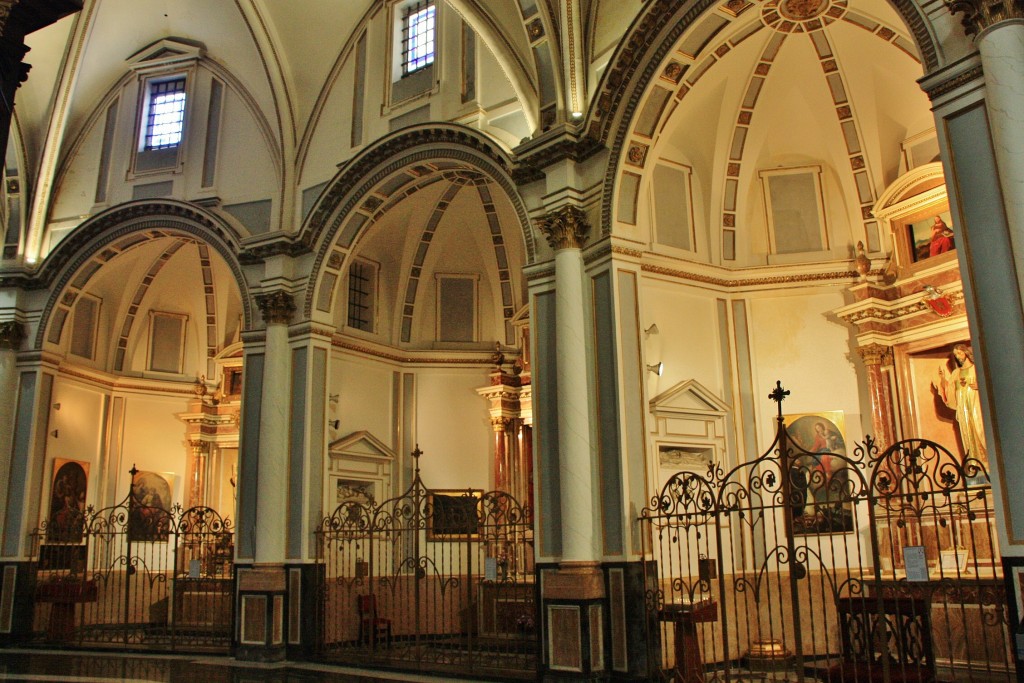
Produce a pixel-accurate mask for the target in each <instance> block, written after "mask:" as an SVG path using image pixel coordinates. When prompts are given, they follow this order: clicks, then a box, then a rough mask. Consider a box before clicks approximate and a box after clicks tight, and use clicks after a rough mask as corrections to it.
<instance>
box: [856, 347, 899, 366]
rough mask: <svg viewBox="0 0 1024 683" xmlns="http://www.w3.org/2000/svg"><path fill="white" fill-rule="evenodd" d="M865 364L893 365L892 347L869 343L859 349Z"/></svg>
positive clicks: (858, 353)
mask: <svg viewBox="0 0 1024 683" xmlns="http://www.w3.org/2000/svg"><path fill="white" fill-rule="evenodd" d="M857 355H859V356H860V357H861V360H863V361H864V364H865V365H892V362H893V361H892V347H891V346H885V345H884V344H867V345H865V346H861V347H859V348H858V349H857Z"/></svg>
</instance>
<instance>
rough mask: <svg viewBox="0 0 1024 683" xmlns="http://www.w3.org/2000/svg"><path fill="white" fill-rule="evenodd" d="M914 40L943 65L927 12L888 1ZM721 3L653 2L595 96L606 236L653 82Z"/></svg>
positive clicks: (909, 0)
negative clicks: (603, 156)
mask: <svg viewBox="0 0 1024 683" xmlns="http://www.w3.org/2000/svg"><path fill="white" fill-rule="evenodd" d="M889 3H890V4H891V5H892V7H893V9H894V10H895V11H896V13H897V14H898V15H899V16H900V17H901V18H902V19H903V21H904V23H905V24H906V27H907V28H908V30H909V31H910V33H911V35H912V36H913V38H914V42H915V44H916V45H917V48H918V50H919V51H920V55H921V62H922V65H923V66H924V68H925V72H926V73H927V72H931V71H933V70H935V69H937V68H939V67H940V66H941V63H940V58H939V43H938V39H937V38H936V37H935V35H934V34H933V32H932V30H931V26H930V24H929V22H928V20H927V18H926V17H925V15H924V13H923V12H922V11H921V10H920V8H919V7H918V6H917V5H916V4H915V3H914V0H889ZM720 4H721V3H720V2H718V0H697V2H695V3H693V4H680V3H678V2H674V1H673V0H654V1H653V2H651V3H649V4H648V6H647V8H646V10H644V11H643V12H642V13H641V14H640V15H639V16H638V17H637V19H636V20H635V21H634V22H633V24H632V26H630V29H629V30H628V31H627V33H626V36H625V37H624V38H623V40H622V41H620V43H619V47H618V48H617V50H616V53H615V55H614V56H613V57H612V60H611V62H610V64H609V67H608V69H607V70H606V71H605V73H604V75H603V77H602V79H601V83H600V84H599V86H598V94H597V95H596V96H595V102H596V106H595V107H594V108H593V110H592V113H591V115H590V118H589V121H588V127H587V134H588V136H589V137H591V138H593V139H595V140H597V141H599V142H600V143H602V144H603V145H604V146H606V147H608V149H609V150H610V151H611V154H610V156H609V160H608V165H607V167H606V171H605V178H604V183H603V192H602V196H603V199H602V206H601V234H602V235H609V234H611V230H612V225H613V223H614V219H613V216H612V210H613V208H614V205H615V189H616V187H617V178H618V172H619V168H620V161H621V159H622V155H623V154H624V152H625V149H624V148H625V142H626V140H627V139H628V137H629V131H630V128H631V126H632V125H633V123H634V121H635V117H636V115H637V114H638V113H639V107H640V105H641V104H642V103H643V100H644V95H645V94H646V93H647V91H648V89H649V88H650V86H651V83H652V82H653V80H654V79H655V78H656V77H657V72H658V69H660V68H661V65H662V62H663V61H664V59H665V57H666V56H668V54H669V53H670V52H671V51H672V50H673V49H674V48H675V46H676V44H677V43H678V42H679V41H680V40H681V39H682V37H683V35H684V34H685V33H686V31H687V30H689V29H690V28H691V27H693V26H694V24H695V23H696V22H697V20H698V19H699V18H700V17H702V16H704V15H705V14H706V13H707V12H708V11H710V10H712V9H713V8H715V7H716V6H718V5H720Z"/></svg>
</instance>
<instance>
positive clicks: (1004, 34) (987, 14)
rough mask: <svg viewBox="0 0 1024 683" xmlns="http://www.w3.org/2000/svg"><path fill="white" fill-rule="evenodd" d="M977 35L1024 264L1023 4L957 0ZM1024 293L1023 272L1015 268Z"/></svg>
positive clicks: (1014, 243) (1018, 257)
mask: <svg viewBox="0 0 1024 683" xmlns="http://www.w3.org/2000/svg"><path fill="white" fill-rule="evenodd" d="M949 8H950V11H952V12H958V13H962V15H963V16H962V17H961V21H962V23H963V26H964V31H965V32H966V33H967V34H968V35H973V36H974V37H975V39H974V42H975V45H977V47H978V53H979V54H980V55H981V66H982V70H983V71H984V74H985V105H986V109H987V110H988V117H989V125H990V127H991V135H992V143H993V145H992V146H993V149H994V152H995V157H996V164H997V166H998V168H999V185H1000V188H1001V189H1002V199H1003V203H1004V204H1005V206H1006V221H1007V223H1008V224H1009V226H1010V244H1011V247H1012V249H1013V254H1014V260H1015V261H1016V262H1017V263H1024V155H1022V154H1021V150H1022V149H1024V1H1022V0H995V1H994V2H993V1H992V0H954V1H953V2H949ZM1017 278H1018V286H1019V288H1020V290H1021V291H1022V292H1024V268H1018V269H1017Z"/></svg>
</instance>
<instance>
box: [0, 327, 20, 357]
mask: <svg viewBox="0 0 1024 683" xmlns="http://www.w3.org/2000/svg"><path fill="white" fill-rule="evenodd" d="M24 338H25V328H24V327H23V326H22V324H21V323H19V322H18V321H17V320H5V321H3V322H0V349H14V350H15V351H17V350H18V349H19V348H21V341H22V340H23V339H24Z"/></svg>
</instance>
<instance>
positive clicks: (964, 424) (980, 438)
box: [932, 344, 988, 468]
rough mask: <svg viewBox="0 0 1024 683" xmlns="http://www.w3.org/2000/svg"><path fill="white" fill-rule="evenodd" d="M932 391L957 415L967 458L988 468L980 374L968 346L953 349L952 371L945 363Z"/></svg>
mask: <svg viewBox="0 0 1024 683" xmlns="http://www.w3.org/2000/svg"><path fill="white" fill-rule="evenodd" d="M932 387H933V388H934V389H935V391H936V392H937V393H938V395H939V398H941V399H942V402H943V403H945V404H946V406H947V407H949V408H950V409H951V410H954V411H956V425H957V429H958V430H959V432H960V442H961V443H962V444H963V447H964V457H965V458H974V459H975V460H978V461H980V462H981V463H982V464H983V465H985V467H986V468H988V447H987V446H986V445H985V424H984V422H983V421H982V417H981V399H980V397H979V395H978V373H977V368H976V367H975V365H974V352H973V351H971V347H969V346H967V345H966V344H957V345H956V346H954V347H953V370H952V371H947V365H946V363H943V364H942V365H940V366H939V379H938V381H937V382H936V381H933V382H932Z"/></svg>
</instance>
